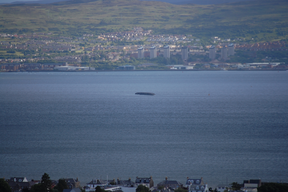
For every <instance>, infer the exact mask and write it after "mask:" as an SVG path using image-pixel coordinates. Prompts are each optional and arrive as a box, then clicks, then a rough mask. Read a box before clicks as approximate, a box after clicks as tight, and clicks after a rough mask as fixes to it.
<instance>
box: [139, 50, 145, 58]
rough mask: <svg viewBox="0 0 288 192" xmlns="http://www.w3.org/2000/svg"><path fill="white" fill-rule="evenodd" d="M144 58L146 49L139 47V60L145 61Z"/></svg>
mask: <svg viewBox="0 0 288 192" xmlns="http://www.w3.org/2000/svg"><path fill="white" fill-rule="evenodd" d="M143 58H144V48H143V47H139V48H138V59H143Z"/></svg>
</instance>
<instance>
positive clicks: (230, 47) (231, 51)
mask: <svg viewBox="0 0 288 192" xmlns="http://www.w3.org/2000/svg"><path fill="white" fill-rule="evenodd" d="M234 54H235V52H234V44H233V43H231V44H229V45H228V56H230V55H234Z"/></svg>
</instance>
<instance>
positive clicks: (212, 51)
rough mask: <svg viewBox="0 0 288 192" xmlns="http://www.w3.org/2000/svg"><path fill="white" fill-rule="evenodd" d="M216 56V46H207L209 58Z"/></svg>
mask: <svg viewBox="0 0 288 192" xmlns="http://www.w3.org/2000/svg"><path fill="white" fill-rule="evenodd" d="M215 57H216V48H215V46H211V47H210V48H209V59H211V60H214V59H215Z"/></svg>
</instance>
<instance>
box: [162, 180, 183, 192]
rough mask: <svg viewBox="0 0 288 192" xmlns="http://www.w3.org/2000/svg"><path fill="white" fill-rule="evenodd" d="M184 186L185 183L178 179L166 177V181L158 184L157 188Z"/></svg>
mask: <svg viewBox="0 0 288 192" xmlns="http://www.w3.org/2000/svg"><path fill="white" fill-rule="evenodd" d="M181 187H183V184H182V183H180V182H178V181H176V180H168V178H167V177H166V178H165V180H164V181H162V182H160V183H158V184H157V188H158V189H159V188H163V189H173V190H175V189H178V188H181Z"/></svg>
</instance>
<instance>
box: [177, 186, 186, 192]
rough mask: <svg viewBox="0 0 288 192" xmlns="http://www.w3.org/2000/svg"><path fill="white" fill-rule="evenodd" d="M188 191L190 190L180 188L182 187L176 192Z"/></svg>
mask: <svg viewBox="0 0 288 192" xmlns="http://www.w3.org/2000/svg"><path fill="white" fill-rule="evenodd" d="M187 191H188V190H186V189H183V188H180V187H179V188H178V189H176V190H175V192H187Z"/></svg>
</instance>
